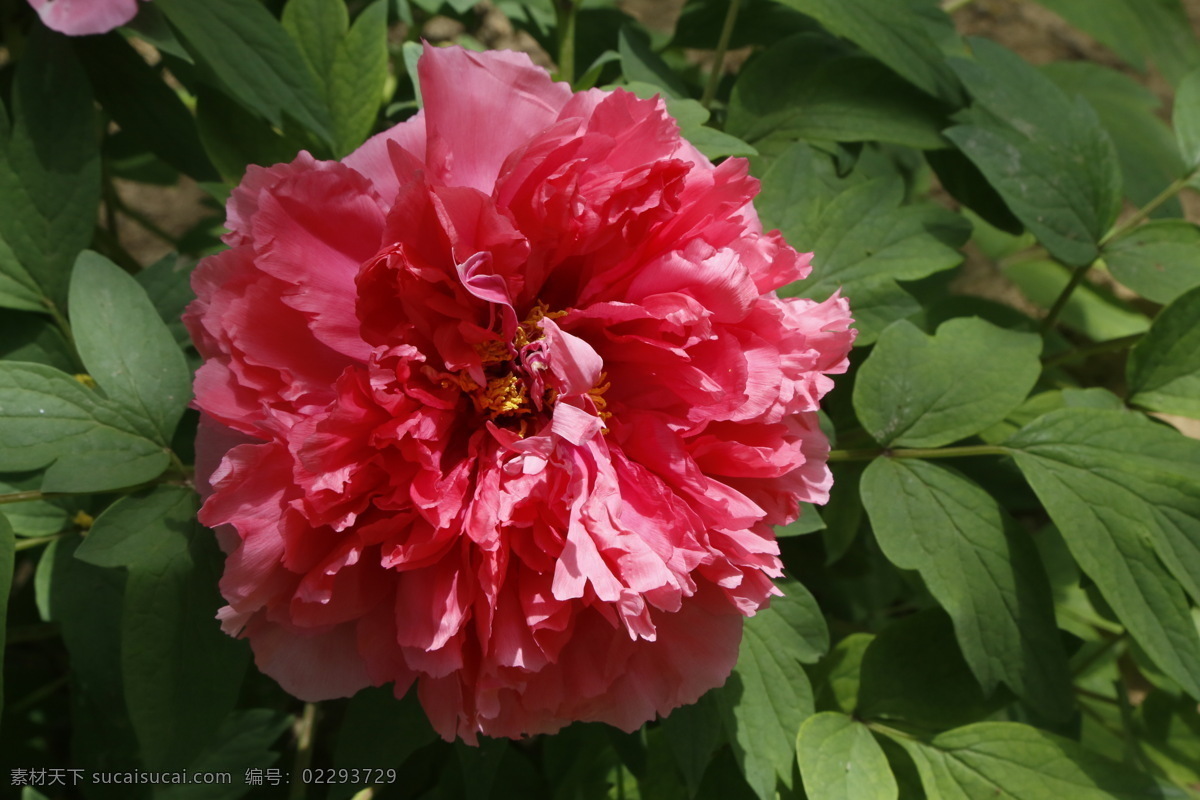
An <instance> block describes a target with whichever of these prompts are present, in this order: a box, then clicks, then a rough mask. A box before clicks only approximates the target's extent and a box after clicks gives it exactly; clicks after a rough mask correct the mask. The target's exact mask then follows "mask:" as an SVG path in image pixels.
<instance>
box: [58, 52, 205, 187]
mask: <svg viewBox="0 0 1200 800" xmlns="http://www.w3.org/2000/svg"><path fill="white" fill-rule="evenodd" d="M74 44H75V49H76V52H78V53H79V56H80V58H81V59H82V60H83V63H84V66H85V67H86V68H87V71H88V77H89V78H90V79H91V81H92V88H93V89H94V90H95V92H96V99H97V100H99V101H100V103H101V104H102V105H103V106H104V110H105V111H106V112H108V113H109V114H110V115H112V118H113V121H114V122H116V123H117V124H118V125H120V126H121V132H122V133H124V134H127V135H128V136H129V137H130V138H132V139H133V140H135V141H136V142H137V143H138V144H140V145H141V146H142V147H145V148H146V149H147V150H149V151H150V152H152V153H154V155H156V156H158V157H159V158H161V159H162V160H163V161H164V162H166V163H167V164H170V165H171V166H172V167H174V168H175V169H177V170H179V171H180V172H182V173H184V174H186V175H188V176H190V177H192V178H193V179H195V180H197V181H215V180H218V179H219V176H218V174H217V170H216V168H215V167H214V166H213V164H212V162H211V161H209V159H208V156H207V155H206V154H205V152H204V147H203V146H202V145H201V144H200V137H199V136H198V135H197V134H196V124H195V119H194V118H193V117H192V113H191V111H189V110H188V108H187V106H185V105H184V104H183V101H182V100H181V99H180V97H179V95H178V94H176V93H175V91H174V90H173V89H171V87H170V86H168V85H167V84H166V83H165V82H164V81H163V79H162V76H161V75H159V74H158V72H156V71H155V70H154V68H153V67H151V66H150V65H149V64H147V63H146V60H145V59H144V58H143V57H142V56H141V54H140V53H138V52H137V50H135V49H134V48H133V46H132V45H131V44H130V43H129V42H127V41H126V40H125V39H123V38H122V37H121V36H120V34H118V33H109V34H106V35H104V36H85V37H80V38H79V39H77V40H76V41H75V43H74Z"/></svg>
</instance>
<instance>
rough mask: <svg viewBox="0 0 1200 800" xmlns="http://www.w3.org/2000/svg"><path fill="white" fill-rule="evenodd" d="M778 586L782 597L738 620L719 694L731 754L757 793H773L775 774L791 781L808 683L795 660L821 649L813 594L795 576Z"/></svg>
mask: <svg viewBox="0 0 1200 800" xmlns="http://www.w3.org/2000/svg"><path fill="white" fill-rule="evenodd" d="M780 588H781V589H783V591H784V593H785V595H784V597H776V598H774V599H773V600H772V601H771V605H770V607H769V608H767V609H765V610H763V611H759V612H758V613H757V614H756V615H755V616H754V617H752V618H751V619H749V620H747V621H746V628H745V632H744V634H743V636H742V648H741V651H740V653H739V655H738V662H737V666H736V667H734V670H733V675H732V676H731V677H730V679H729V683H727V684H726V685H725V688H724V689H722V690H721V693H720V695H719V697H720V700H721V702H722V706H723V708H722V710H723V712H724V714H723V716H724V718H725V727H726V729H727V731H728V733H729V739H730V743H731V744H732V746H733V750H734V754H735V755H736V756H737V759H738V762H739V763H740V764H741V766H742V773H743V775H745V777H746V781H747V782H748V783H749V784H750V786H751V788H753V789H754V791H755V793H756V794H757V795H758V796H759V797H760V798H761V799H762V800H772V799H773V798H774V797H775V784H776V781H781V782H782V783H783V784H784V785H785V786H788V787H790V786H791V785H792V768H793V765H794V763H795V758H796V744H795V743H796V733H797V732H798V731H799V730H800V724H801V723H802V722H803V721H804V720H805V719H806V718H807V717H809V716H810V715H811V714H812V713H813V698H812V687H811V686H810V684H809V682H808V676H807V675H806V674H805V672H804V668H803V667H801V666H800V664H801V662H804V663H813V662H815V661H816V660H817V659H819V658H820V657H821V655H823V654H824V653H825V651H826V650H827V649H828V648H829V631H828V629H827V628H826V627H825V618H824V617H823V616H822V615H821V609H820V608H819V607H818V606H817V603H816V600H814V599H813V596H812V595H811V594H809V592H808V590H807V589H805V588H804V586H803V585H802V584H800V583H797V582H796V581H783V582H781V583H780Z"/></svg>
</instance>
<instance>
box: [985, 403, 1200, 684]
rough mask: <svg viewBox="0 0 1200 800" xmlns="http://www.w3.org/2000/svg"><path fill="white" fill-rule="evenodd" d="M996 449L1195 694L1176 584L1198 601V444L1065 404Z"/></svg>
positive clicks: (1123, 417)
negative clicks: (1009, 453)
mask: <svg viewBox="0 0 1200 800" xmlns="http://www.w3.org/2000/svg"><path fill="white" fill-rule="evenodd" d="M1006 444H1007V446H1008V447H1010V448H1012V449H1013V450H1014V455H1015V457H1016V459H1017V466H1018V467H1019V468H1020V469H1021V472H1022V473H1024V475H1025V478H1026V479H1027V480H1028V481H1029V484H1030V486H1032V487H1033V490H1034V492H1036V493H1037V496H1038V498H1039V499H1040V500H1041V501H1042V503H1043V505H1045V507H1046V510H1047V511H1048V512H1049V513H1050V518H1051V519H1052V520H1054V523H1055V524H1056V525H1057V526H1058V529H1059V531H1060V532H1061V533H1062V535H1063V538H1064V539H1065V540H1066V542H1067V546H1068V547H1069V548H1070V550H1071V554H1072V555H1074V556H1075V560H1076V561H1078V562H1079V566H1080V567H1081V568H1082V569H1083V571H1084V572H1086V573H1087V574H1088V576H1089V577H1091V579H1092V580H1093V581H1095V582H1096V586H1097V587H1098V588H1099V590H1100V593H1101V594H1102V595H1103V596H1104V599H1105V600H1106V601H1108V604H1109V605H1110V606H1112V608H1113V610H1114V611H1115V612H1116V614H1117V617H1118V619H1120V620H1121V622H1122V623H1124V625H1125V626H1126V628H1127V629H1128V630H1129V633H1130V634H1131V635H1132V636H1133V638H1134V639H1135V640H1136V641H1137V643H1138V644H1140V645H1141V646H1142V647H1143V648H1144V649H1145V650H1146V652H1147V653H1148V654H1149V655H1150V657H1151V658H1153V659H1154V662H1155V663H1156V664H1157V665H1158V666H1159V668H1161V669H1162V670H1163V671H1164V672H1165V673H1166V674H1167V675H1169V676H1170V677H1171V678H1172V679H1173V680H1175V681H1177V682H1178V683H1179V684H1180V685H1181V686H1183V687H1184V688H1185V689H1186V690H1187V691H1188V693H1189V694H1191V695H1192V696H1200V635H1197V631H1196V626H1195V624H1194V623H1193V621H1192V617H1191V612H1190V611H1189V609H1188V602H1187V598H1186V596H1185V595H1184V592H1183V590H1182V589H1181V588H1180V585H1179V584H1183V586H1184V587H1185V588H1186V589H1187V591H1188V592H1189V593H1190V594H1191V595H1192V597H1193V598H1200V442H1197V441H1195V440H1192V439H1188V438H1186V437H1184V436H1183V435H1181V434H1179V433H1178V432H1176V431H1174V430H1173V429H1170V428H1167V427H1165V426H1163V425H1158V424H1155V423H1152V422H1150V421H1149V420H1147V419H1146V418H1145V417H1143V416H1141V415H1140V414H1134V413H1130V412H1123V411H1107V410H1100V409H1090V408H1066V409H1062V410H1061V411H1053V412H1051V413H1049V414H1046V415H1045V416H1043V417H1041V418H1039V419H1037V420H1035V421H1034V422H1032V423H1030V424H1029V425H1027V426H1025V427H1024V428H1022V429H1021V430H1020V431H1018V432H1017V434H1016V435H1015V436H1013V437H1012V438H1011V439H1009V440H1008V442H1006ZM1160 559H1161V560H1160ZM1164 564H1165V565H1166V566H1165V567H1164V566H1163V565H1164Z"/></svg>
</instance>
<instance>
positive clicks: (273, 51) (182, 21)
mask: <svg viewBox="0 0 1200 800" xmlns="http://www.w3.org/2000/svg"><path fill="white" fill-rule="evenodd" d="M155 6H157V8H158V9H159V10H160V11H162V13H163V14H164V15H166V17H167V19H168V20H169V21H170V22H171V25H172V26H173V27H174V28H175V30H176V31H177V32H178V33H179V34H180V36H181V38H182V39H183V40H184V42H185V44H186V45H187V48H188V50H189V51H190V52H191V53H192V55H193V56H194V57H195V58H196V61H197V63H198V64H202V65H204V66H206V67H207V68H208V69H210V70H211V71H212V73H213V74H214V75H215V76H216V77H217V78H218V80H220V81H221V83H222V84H224V86H226V87H228V89H229V91H230V92H231V94H232V96H233V97H235V98H236V99H237V100H238V102H239V103H241V104H242V105H243V106H244V107H245V108H246V109H247V110H249V111H252V112H254V113H256V114H260V115H262V116H263V118H264V119H266V120H267V121H269V122H270V123H271V124H272V125H274V126H275V127H277V128H280V127H283V117H284V114H285V113H286V114H287V115H289V116H291V117H292V118H293V119H295V120H296V121H297V122H299V123H300V124H301V125H304V126H305V127H306V128H308V129H309V130H310V131H312V132H313V133H315V134H316V135H317V136H319V137H320V138H321V139H323V140H325V141H326V142H331V143H332V141H333V130H332V125H331V123H330V120H329V113H328V111H327V110H326V108H325V104H324V103H322V102H321V94H320V90H319V89H318V87H317V84H316V80H315V79H314V78H313V75H312V72H311V71H310V70H309V68H308V65H307V64H306V63H305V61H304V57H303V56H302V55H301V54H300V50H299V48H297V47H296V45H295V43H294V42H292V40H291V39H290V38H288V35H287V33H286V32H285V31H284V30H283V27H282V26H281V25H280V24H279V21H278V20H277V19H275V18H274V17H273V16H271V12H269V11H268V10H267V8H266V7H265V6H264V5H263V4H262V3H259V2H257V0H207V2H204V3H196V2H194V1H193V0H157V2H156V3H155Z"/></svg>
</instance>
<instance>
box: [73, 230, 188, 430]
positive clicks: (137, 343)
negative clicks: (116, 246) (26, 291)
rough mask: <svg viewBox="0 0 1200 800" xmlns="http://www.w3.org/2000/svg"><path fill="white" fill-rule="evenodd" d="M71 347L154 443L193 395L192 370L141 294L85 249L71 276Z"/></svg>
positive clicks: (112, 266) (135, 284)
mask: <svg viewBox="0 0 1200 800" xmlns="http://www.w3.org/2000/svg"><path fill="white" fill-rule="evenodd" d="M70 303H71V324H72V328H73V330H74V333H75V346H76V348H78V350H79V355H80V357H81V358H82V359H83V363H84V366H86V367H87V368H88V371H89V373H90V374H91V376H92V377H93V378H94V379H95V380H96V382H97V383H98V384H100V388H101V389H103V390H104V391H105V392H106V393H107V394H108V396H109V398H110V399H111V400H113V401H114V402H115V403H117V404H119V405H120V406H122V407H123V408H124V409H125V410H127V411H128V412H129V416H130V417H131V419H133V420H134V421H135V422H136V423H138V424H139V430H142V429H143V427H144V424H145V423H148V424H149V430H148V431H146V432H147V434H148V435H150V436H153V437H154V438H155V439H156V440H157V441H158V442H159V443H160V444H162V445H166V444H168V443H169V442H170V441H171V436H172V434H173V433H174V432H175V426H176V425H177V424H178V423H179V418H180V417H181V416H182V415H183V410H184V408H186V407H187V402H188V400H189V399H191V396H192V388H191V383H192V381H191V373H190V372H189V370H188V368H187V362H186V361H185V360H184V358H183V353H182V352H181V351H180V349H179V346H178V345H177V344H176V343H175V337H174V336H172V335H171V332H170V331H169V330H167V326H166V324H165V323H163V321H162V319H161V318H160V317H159V315H158V311H156V310H155V308H154V304H153V303H151V302H150V298H148V297H147V296H146V293H145V291H143V289H142V287H141V286H139V285H138V282H137V281H136V280H134V279H133V278H132V277H131V276H130V275H129V274H128V273H126V272H125V271H124V270H122V269H121V268H120V267H118V266H117V265H116V264H113V263H112V262H111V261H109V260H108V259H107V258H105V257H104V256H102V255H100V254H98V253H93V252H92V251H90V250H85V251H84V252H83V253H81V254H80V255H79V258H78V259H77V260H76V262H75V272H74V273H73V274H72V276H71V291H70Z"/></svg>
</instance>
